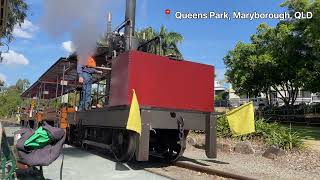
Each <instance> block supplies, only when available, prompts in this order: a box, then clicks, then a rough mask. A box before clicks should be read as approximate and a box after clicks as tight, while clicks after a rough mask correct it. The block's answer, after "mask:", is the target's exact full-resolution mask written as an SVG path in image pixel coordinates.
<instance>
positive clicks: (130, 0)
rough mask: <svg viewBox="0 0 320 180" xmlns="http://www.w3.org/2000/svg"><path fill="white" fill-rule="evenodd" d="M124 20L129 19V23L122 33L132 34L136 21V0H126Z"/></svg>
mask: <svg viewBox="0 0 320 180" xmlns="http://www.w3.org/2000/svg"><path fill="white" fill-rule="evenodd" d="M125 20H130V24H128V25H127V26H126V27H125V29H124V33H125V34H126V35H127V36H129V34H130V32H131V36H134V29H135V22H136V0H127V2H126V16H125Z"/></svg>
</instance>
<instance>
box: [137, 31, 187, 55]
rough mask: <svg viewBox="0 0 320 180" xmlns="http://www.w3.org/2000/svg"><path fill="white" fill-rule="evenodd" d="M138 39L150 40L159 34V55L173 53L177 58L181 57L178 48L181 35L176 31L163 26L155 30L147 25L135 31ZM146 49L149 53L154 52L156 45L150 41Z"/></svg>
mask: <svg viewBox="0 0 320 180" xmlns="http://www.w3.org/2000/svg"><path fill="white" fill-rule="evenodd" d="M136 35H137V37H138V38H139V39H141V40H142V39H144V40H146V41H148V40H152V39H153V38H155V37H157V36H159V37H161V41H162V42H161V52H162V54H161V55H164V56H169V55H174V56H177V57H178V58H182V54H181V51H180V50H179V47H178V44H179V43H182V41H183V36H182V35H181V34H179V33H177V32H173V31H168V30H167V29H166V28H165V27H164V26H161V27H160V30H159V31H155V30H154V29H153V28H152V27H147V28H145V29H142V30H140V31H138V32H136ZM146 51H147V52H150V53H156V51H157V46H156V44H154V43H152V44H150V45H149V46H147V47H146Z"/></svg>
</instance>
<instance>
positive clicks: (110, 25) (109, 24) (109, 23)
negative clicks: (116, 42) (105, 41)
mask: <svg viewBox="0 0 320 180" xmlns="http://www.w3.org/2000/svg"><path fill="white" fill-rule="evenodd" d="M111 33H112V14H111V12H109V13H108V22H107V35H109V34H111Z"/></svg>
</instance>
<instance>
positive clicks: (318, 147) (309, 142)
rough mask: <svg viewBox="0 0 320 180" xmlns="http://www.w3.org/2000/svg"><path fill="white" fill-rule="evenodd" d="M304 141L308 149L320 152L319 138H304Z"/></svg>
mask: <svg viewBox="0 0 320 180" xmlns="http://www.w3.org/2000/svg"><path fill="white" fill-rule="evenodd" d="M304 142H305V143H306V145H307V146H308V147H310V149H312V150H314V151H319V152H320V140H304Z"/></svg>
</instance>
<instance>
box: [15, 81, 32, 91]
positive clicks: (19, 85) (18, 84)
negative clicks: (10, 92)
mask: <svg viewBox="0 0 320 180" xmlns="http://www.w3.org/2000/svg"><path fill="white" fill-rule="evenodd" d="M29 86H30V82H29V80H27V79H18V81H17V82H16V85H15V88H16V89H17V90H18V91H19V92H23V91H25V90H26V89H27V88H28V87H29Z"/></svg>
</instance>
